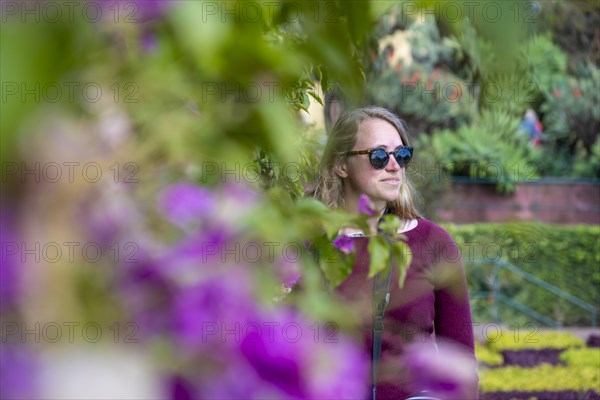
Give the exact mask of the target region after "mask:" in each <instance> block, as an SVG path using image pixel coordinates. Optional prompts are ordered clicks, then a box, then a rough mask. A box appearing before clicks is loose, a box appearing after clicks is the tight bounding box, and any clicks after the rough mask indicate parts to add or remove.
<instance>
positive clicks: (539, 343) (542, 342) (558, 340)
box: [487, 331, 585, 351]
mask: <svg viewBox="0 0 600 400" xmlns="http://www.w3.org/2000/svg"><path fill="white" fill-rule="evenodd" d="M515 339H516V338H515V336H514V335H511V334H505V335H502V336H500V337H499V338H497V339H495V340H494V341H493V342H491V341H490V342H488V343H487V345H488V347H489V348H490V349H492V350H495V351H502V350H525V349H531V350H533V349H566V348H569V347H581V346H584V345H585V343H584V342H583V341H582V340H581V339H579V338H578V337H577V336H574V335H572V334H570V333H567V332H556V331H549V332H535V333H534V334H533V335H531V336H530V338H529V339H526V338H525V337H524V336H521V337H519V338H518V339H517V340H515Z"/></svg>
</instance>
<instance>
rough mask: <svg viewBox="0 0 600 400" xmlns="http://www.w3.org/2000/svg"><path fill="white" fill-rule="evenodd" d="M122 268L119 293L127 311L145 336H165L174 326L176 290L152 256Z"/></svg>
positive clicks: (145, 256)
mask: <svg viewBox="0 0 600 400" xmlns="http://www.w3.org/2000/svg"><path fill="white" fill-rule="evenodd" d="M139 257H140V260H139V261H138V262H137V263H135V264H133V265H128V266H126V267H125V268H123V269H122V270H121V271H120V272H121V276H120V283H119V287H118V290H119V293H120V295H121V296H120V297H121V299H122V302H123V305H124V306H125V309H126V310H127V311H128V312H129V313H130V314H131V315H132V317H133V319H134V320H135V322H136V324H137V327H139V328H140V332H141V335H142V336H149V335H156V334H161V333H163V332H165V331H166V330H168V329H170V328H171V326H172V316H171V307H172V303H173V297H174V296H175V293H176V286H175V285H174V284H173V282H171V281H170V280H169V279H168V278H167V276H165V275H164V274H163V272H162V271H161V268H160V266H159V264H158V262H156V261H155V260H153V259H152V258H151V257H150V256H149V255H147V254H146V255H139Z"/></svg>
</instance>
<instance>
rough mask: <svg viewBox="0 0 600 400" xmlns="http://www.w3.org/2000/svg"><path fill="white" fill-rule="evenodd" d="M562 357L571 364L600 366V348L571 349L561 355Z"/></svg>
mask: <svg viewBox="0 0 600 400" xmlns="http://www.w3.org/2000/svg"><path fill="white" fill-rule="evenodd" d="M560 359H561V360H562V361H564V362H566V363H567V365H570V366H576V367H596V368H600V349H598V348H593V349H592V348H583V349H569V350H566V351H564V352H563V353H562V354H561V355H560Z"/></svg>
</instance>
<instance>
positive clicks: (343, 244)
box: [333, 235, 354, 254]
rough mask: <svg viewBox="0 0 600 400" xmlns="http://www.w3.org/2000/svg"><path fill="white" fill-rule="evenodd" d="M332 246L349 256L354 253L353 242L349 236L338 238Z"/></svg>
mask: <svg viewBox="0 0 600 400" xmlns="http://www.w3.org/2000/svg"><path fill="white" fill-rule="evenodd" d="M333 245H334V246H335V247H337V248H338V249H340V251H341V252H342V253H345V254H350V253H352V252H353V251H354V242H353V241H352V238H351V237H350V236H346V235H341V236H338V237H337V238H336V239H335V240H334V241H333Z"/></svg>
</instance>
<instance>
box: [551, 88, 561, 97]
mask: <svg viewBox="0 0 600 400" xmlns="http://www.w3.org/2000/svg"><path fill="white" fill-rule="evenodd" d="M552 96H554V97H557V98H558V96H560V90H558V89H556V88H554V89H552Z"/></svg>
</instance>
